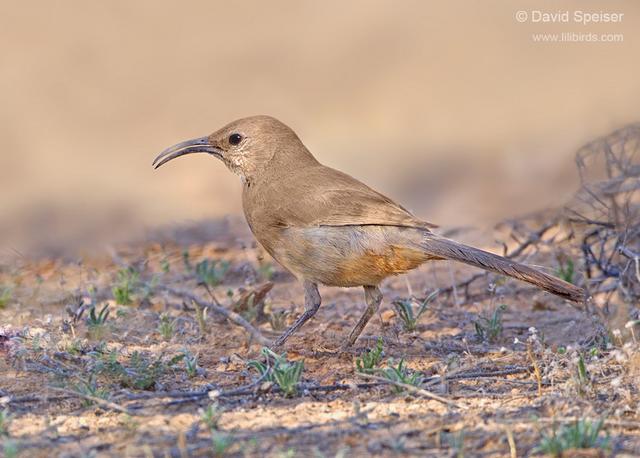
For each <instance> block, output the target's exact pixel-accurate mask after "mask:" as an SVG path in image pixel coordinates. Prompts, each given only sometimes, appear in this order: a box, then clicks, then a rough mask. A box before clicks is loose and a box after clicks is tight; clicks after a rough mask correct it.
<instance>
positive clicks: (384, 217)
mask: <svg viewBox="0 0 640 458" xmlns="http://www.w3.org/2000/svg"><path fill="white" fill-rule="evenodd" d="M276 186H277V187H278V188H279V190H280V191H281V192H282V194H281V196H282V200H281V203H280V204H279V205H278V208H277V210H276V209H274V210H276V211H277V212H278V213H279V214H280V215H282V217H283V218H282V221H283V222H286V223H285V224H291V225H296V226H302V227H314V226H353V225H379V226H405V227H416V228H421V229H430V228H435V227H437V226H436V225H434V224H431V223H428V222H426V221H422V220H420V219H418V218H416V217H415V216H414V215H412V214H411V213H410V212H409V211H408V210H407V209H405V208H404V207H402V206H401V205H398V204H397V203H395V202H394V201H392V200H391V199H389V198H388V197H386V196H384V195H382V194H380V193H379V192H377V191H374V190H373V189H371V188H370V187H368V186H367V185H365V184H364V183H362V182H360V181H358V180H356V179H355V178H353V177H351V176H349V175H347V174H345V173H342V172H340V171H338V170H335V169H332V168H329V167H325V166H321V165H318V166H315V167H307V168H305V169H303V170H297V171H296V173H295V180H287V179H285V180H283V182H281V183H280V184H276ZM292 197H294V198H292Z"/></svg>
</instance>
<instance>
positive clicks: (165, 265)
mask: <svg viewBox="0 0 640 458" xmlns="http://www.w3.org/2000/svg"><path fill="white" fill-rule="evenodd" d="M160 268H161V269H162V272H164V273H165V274H168V273H169V272H170V271H171V263H170V262H169V258H168V257H166V256H165V257H164V258H162V260H161V261H160Z"/></svg>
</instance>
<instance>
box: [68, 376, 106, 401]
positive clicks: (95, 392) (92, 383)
mask: <svg viewBox="0 0 640 458" xmlns="http://www.w3.org/2000/svg"><path fill="white" fill-rule="evenodd" d="M74 389H75V391H77V392H78V393H81V394H84V395H87V396H91V397H93V398H99V399H107V398H108V397H109V392H108V391H107V390H105V389H103V388H100V387H98V383H97V381H96V377H95V374H92V375H91V376H90V377H89V379H88V380H84V379H83V380H81V381H80V383H78V384H77V385H76V386H75V387H74ZM82 403H83V405H84V406H85V407H88V406H90V405H93V404H94V401H92V400H90V399H86V398H85V399H84V400H83V401H82Z"/></svg>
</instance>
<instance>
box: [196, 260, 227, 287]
mask: <svg viewBox="0 0 640 458" xmlns="http://www.w3.org/2000/svg"><path fill="white" fill-rule="evenodd" d="M228 270H229V262H228V261H219V260H216V259H205V260H203V261H200V262H199V263H198V264H196V277H197V278H198V282H199V283H201V284H204V285H206V286H217V285H219V284H220V282H222V279H223V278H224V276H225V274H226V273H227V271H228Z"/></svg>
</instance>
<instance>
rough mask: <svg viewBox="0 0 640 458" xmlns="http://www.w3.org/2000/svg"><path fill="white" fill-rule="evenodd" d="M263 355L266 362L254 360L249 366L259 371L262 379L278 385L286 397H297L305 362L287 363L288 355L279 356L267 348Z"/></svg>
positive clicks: (262, 352) (263, 350) (264, 349)
mask: <svg viewBox="0 0 640 458" xmlns="http://www.w3.org/2000/svg"><path fill="white" fill-rule="evenodd" d="M261 354H262V356H264V358H265V361H264V362H262V361H257V360H253V361H249V363H248V366H249V367H250V368H253V369H255V370H257V371H258V373H259V374H260V378H263V379H264V380H266V381H269V382H274V383H276V384H277V385H278V387H279V388H280V389H281V390H282V392H283V393H284V395H285V396H286V397H292V396H295V395H296V394H297V392H298V383H299V381H300V376H301V375H302V370H303V369H304V361H293V362H291V361H287V358H286V356H287V355H286V353H283V354H282V355H278V354H277V353H274V352H273V351H271V350H270V349H268V348H266V347H265V348H263V349H262V351H261Z"/></svg>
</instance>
